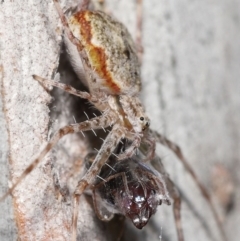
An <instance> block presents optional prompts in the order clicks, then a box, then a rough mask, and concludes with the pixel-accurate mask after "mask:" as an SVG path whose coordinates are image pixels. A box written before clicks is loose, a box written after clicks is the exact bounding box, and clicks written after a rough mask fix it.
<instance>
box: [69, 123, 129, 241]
mask: <svg viewBox="0 0 240 241" xmlns="http://www.w3.org/2000/svg"><path fill="white" fill-rule="evenodd" d="M124 136H125V131H124V130H123V129H122V128H121V127H120V126H119V125H115V126H114V127H113V129H112V131H111V132H110V133H109V135H108V136H107V138H106V139H105V141H104V143H103V144H102V147H101V149H100V150H99V152H98V154H97V156H96V158H95V160H94V162H93V164H92V165H91V167H90V168H89V170H88V171H87V172H86V174H85V175H84V176H83V177H82V179H81V180H80V181H79V182H78V185H77V188H76V190H75V192H74V205H73V220H72V227H73V230H72V241H75V240H76V237H77V218H78V211H79V201H80V196H81V195H82V193H83V192H84V190H85V189H86V187H87V186H88V185H92V184H93V182H94V179H95V176H96V175H97V174H98V173H99V172H100V170H101V167H102V166H103V165H104V164H105V163H106V161H107V160H108V158H109V156H110V155H111V154H112V153H113V151H114V149H115V148H116V146H117V144H118V143H119V141H120V140H121V138H124Z"/></svg>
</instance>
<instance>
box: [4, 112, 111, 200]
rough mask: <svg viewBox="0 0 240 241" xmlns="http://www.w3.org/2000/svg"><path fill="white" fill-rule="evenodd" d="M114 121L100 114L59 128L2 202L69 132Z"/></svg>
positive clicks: (98, 127)
mask: <svg viewBox="0 0 240 241" xmlns="http://www.w3.org/2000/svg"><path fill="white" fill-rule="evenodd" d="M111 123H112V120H111V118H110V117H109V116H105V115H102V116H99V117H95V118H93V119H91V120H87V121H84V122H81V123H78V124H72V125H68V126H65V127H63V128H61V129H59V130H58V132H57V133H56V134H55V135H54V136H53V137H52V138H51V140H50V141H49V142H48V144H47V145H46V146H45V148H44V149H43V150H42V151H41V153H40V154H39V156H38V157H37V158H36V159H34V161H33V162H32V163H31V164H30V165H29V166H28V167H27V168H26V169H25V171H24V172H23V173H22V175H21V176H20V177H19V178H18V180H17V181H16V183H15V184H14V185H13V186H12V187H11V188H10V189H9V190H8V191H7V192H6V193H5V194H4V195H3V196H2V197H1V198H0V202H1V201H3V200H4V199H5V198H6V197H7V196H8V195H9V194H11V193H12V192H13V190H14V189H15V188H16V187H17V186H18V184H19V183H20V182H21V181H22V180H23V179H24V178H25V177H26V176H27V175H28V174H29V173H30V172H31V171H32V170H33V169H34V168H36V166H37V165H38V164H39V163H40V162H41V161H42V159H43V158H44V157H45V156H46V154H47V153H48V152H49V151H50V150H51V149H52V148H53V147H54V146H55V145H56V144H57V142H58V141H59V140H60V139H61V138H62V137H64V136H65V135H67V134H70V133H78V132H81V131H87V130H91V129H100V128H102V127H107V126H109V125H110V124H111Z"/></svg>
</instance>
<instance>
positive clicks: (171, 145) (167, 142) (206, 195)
mask: <svg viewBox="0 0 240 241" xmlns="http://www.w3.org/2000/svg"><path fill="white" fill-rule="evenodd" d="M151 134H152V136H153V137H154V138H155V139H156V141H157V142H159V143H161V144H162V145H164V146H166V147H168V148H169V149H170V150H172V151H173V152H174V153H175V155H176V156H177V157H178V158H179V160H180V161H181V162H182V163H183V165H184V167H185V169H186V170H187V171H188V172H189V173H190V175H191V176H192V178H193V180H194V181H195V183H196V184H197V186H198V187H199V189H200V190H201V193H202V195H203V197H204V198H205V199H206V201H207V202H208V204H209V206H210V209H211V210H212V213H213V215H214V218H215V220H216V222H217V225H218V228H219V230H220V231H221V234H222V237H223V239H224V240H227V238H226V234H225V232H224V229H223V226H222V222H221V219H220V217H219V215H218V213H217V211H216V209H215V207H214V205H213V202H212V200H211V197H210V195H209V193H208V191H207V189H206V188H205V187H204V186H203V185H202V183H201V182H200V181H199V179H198V177H197V176H196V174H195V172H194V171H193V169H192V168H191V166H190V165H189V164H188V162H187V160H186V159H185V157H184V156H183V153H182V151H181V149H180V147H179V146H178V145H177V144H175V143H173V142H172V141H170V140H169V139H167V138H166V137H165V136H163V135H161V134H159V133H158V132H156V131H152V130H151Z"/></svg>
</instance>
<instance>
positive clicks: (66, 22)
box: [53, 0, 81, 47]
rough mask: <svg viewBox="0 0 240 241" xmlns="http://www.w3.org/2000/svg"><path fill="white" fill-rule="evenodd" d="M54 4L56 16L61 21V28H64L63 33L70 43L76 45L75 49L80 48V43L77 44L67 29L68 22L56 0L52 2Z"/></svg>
mask: <svg viewBox="0 0 240 241" xmlns="http://www.w3.org/2000/svg"><path fill="white" fill-rule="evenodd" d="M53 2H54V4H55V7H56V9H57V12H58V15H59V17H60V18H61V21H62V24H63V26H64V27H65V31H66V34H67V36H68V38H69V39H70V41H71V42H72V43H73V44H74V45H76V46H77V47H80V46H81V43H80V42H79V40H78V39H76V38H75V37H74V35H73V34H72V32H71V30H70V28H69V25H68V21H67V18H66V17H65V15H64V13H63V11H62V9H61V6H60V4H59V2H58V0H53Z"/></svg>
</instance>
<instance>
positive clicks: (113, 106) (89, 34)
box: [0, 0, 221, 240]
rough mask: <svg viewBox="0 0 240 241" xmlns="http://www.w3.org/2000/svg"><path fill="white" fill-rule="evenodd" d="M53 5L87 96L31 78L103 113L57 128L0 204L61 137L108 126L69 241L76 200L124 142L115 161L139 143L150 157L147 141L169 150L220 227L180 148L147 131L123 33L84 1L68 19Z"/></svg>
mask: <svg viewBox="0 0 240 241" xmlns="http://www.w3.org/2000/svg"><path fill="white" fill-rule="evenodd" d="M54 3H55V5H56V8H57V11H58V13H59V16H60V17H61V20H62V23H63V25H64V27H65V32H66V35H67V37H68V38H69V39H70V41H71V42H72V43H73V44H74V45H75V46H76V47H77V50H78V52H79V55H80V57H81V60H82V65H83V67H84V70H85V72H86V74H85V77H86V81H85V82H84V83H85V84H86V85H87V87H88V88H89V92H82V91H78V90H76V89H74V88H72V87H71V86H68V85H65V84H61V83H59V82H56V81H52V80H46V79H44V78H41V77H39V76H36V75H34V79H36V80H38V81H39V82H40V83H42V84H43V85H45V84H47V85H52V86H56V87H58V88H60V89H63V90H64V91H66V92H68V93H71V94H73V95H76V96H79V97H81V98H84V99H87V100H88V101H89V102H90V103H92V104H93V105H94V106H95V107H96V108H97V109H98V110H100V111H101V112H102V115H101V116H99V117H95V118H93V119H90V120H87V121H85V122H81V123H77V124H72V125H68V126H65V127H63V128H61V129H60V130H59V131H58V132H57V133H56V134H55V135H54V136H53V137H52V138H51V139H50V141H49V142H48V144H47V146H46V147H45V148H44V149H43V150H42V152H41V153H40V154H39V156H38V157H37V158H36V159H35V160H34V161H33V162H32V163H31V164H30V165H29V166H28V168H27V169H26V170H25V171H24V172H23V174H22V175H21V176H20V177H19V179H18V180H17V182H16V183H15V184H14V185H13V186H12V187H11V188H10V189H9V191H8V192H7V193H6V194H5V195H4V196H3V197H2V198H1V199H0V200H3V199H4V198H5V197H6V196H7V195H9V194H10V193H12V192H13V190H14V189H15V187H16V186H17V185H18V184H19V183H20V182H21V181H22V180H23V179H24V178H25V177H26V176H27V175H28V174H29V173H30V172H31V171H32V170H33V169H34V168H35V167H36V166H37V165H38V164H39V162H41V161H42V160H43V158H44V156H45V155H46V154H47V153H48V152H49V151H50V150H51V149H52V148H53V147H54V146H55V145H56V143H57V142H58V141H59V140H60V139H61V138H62V137H63V136H65V135H67V134H70V133H77V132H82V131H86V130H91V129H101V128H106V127H109V126H111V127H112V129H111V131H110V133H109V134H108V136H107V137H106V139H105V141H104V143H103V145H102V147H101V149H100V150H99V152H98V154H97V155H96V157H95V159H94V162H93V164H92V165H91V167H90V169H89V170H88V171H87V172H86V174H85V175H84V176H83V177H82V179H81V180H80V181H79V183H78V185H77V188H76V191H75V193H74V215H73V238H72V239H73V240H76V226H77V217H78V208H77V207H78V205H79V199H80V196H81V195H82V193H83V192H84V190H85V189H86V188H87V187H88V186H89V185H92V184H93V183H94V181H95V177H96V175H97V174H98V173H99V172H100V170H101V168H102V166H103V165H104V164H105V162H106V161H107V160H108V158H109V156H110V155H111V154H112V153H113V151H114V149H115V148H116V146H117V145H118V143H119V142H120V140H121V139H123V138H126V139H128V140H130V141H132V145H131V146H130V147H129V148H128V149H127V150H126V151H125V152H124V153H123V154H121V155H119V159H125V158H126V157H131V156H132V155H133V154H134V151H135V149H136V148H138V147H139V146H140V144H141V143H144V142H146V143H147V144H150V145H151V148H150V151H149V153H150V154H149V155H147V158H146V159H149V157H152V156H153V153H154V152H155V141H153V140H152V138H155V139H156V141H158V142H160V143H161V144H163V145H166V146H168V147H169V148H170V149H171V150H173V151H174V152H175V153H176V155H177V156H178V157H179V159H180V160H181V161H182V162H183V163H184V165H185V167H186V168H187V170H188V171H189V172H190V173H191V175H192V176H193V177H194V178H195V179H194V180H195V181H196V182H197V184H198V185H199V187H200V189H201V191H202V193H203V195H204V197H205V198H206V199H207V200H208V202H209V204H210V206H211V208H212V210H213V212H214V215H215V217H216V220H217V221H218V224H219V226H221V225H220V221H219V218H218V216H217V214H216V211H215V209H214V207H213V205H212V202H211V199H210V197H209V195H208V193H207V192H206V190H205V188H204V187H203V186H202V185H201V184H200V183H199V181H198V179H197V178H196V176H195V174H194V173H193V171H192V169H191V168H190V167H189V165H188V164H187V162H186V161H185V159H184V157H183V155H182V153H181V150H180V148H179V147H178V146H176V145H175V144H173V143H172V142H170V141H169V140H168V139H166V138H165V137H163V136H161V135H160V134H158V133H156V132H153V131H151V130H150V131H149V132H148V130H147V129H148V128H149V125H150V120H149V118H148V117H147V115H146V114H145V111H144V108H143V106H142V104H141V101H140V100H139V97H138V95H139V91H140V88H141V81H140V64H139V61H138V57H137V53H136V49H135V47H134V44H133V41H132V39H131V37H130V34H129V33H128V31H127V29H126V28H125V27H124V26H123V25H122V24H120V23H119V22H117V21H115V20H113V19H112V18H111V17H109V16H108V15H107V14H105V13H102V12H96V11H95V12H94V11H88V10H86V7H87V6H88V1H84V4H83V5H82V8H81V9H80V11H79V12H77V13H76V14H74V15H73V16H72V17H71V18H70V19H69V20H68V21H67V19H66V17H65V15H64V14H63V12H62V10H61V8H60V5H59V3H58V1H57V0H54ZM106 30H107V31H106Z"/></svg>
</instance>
